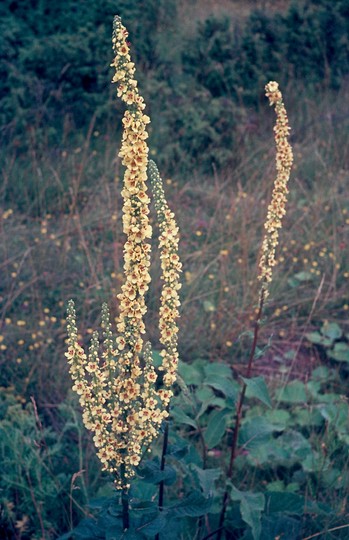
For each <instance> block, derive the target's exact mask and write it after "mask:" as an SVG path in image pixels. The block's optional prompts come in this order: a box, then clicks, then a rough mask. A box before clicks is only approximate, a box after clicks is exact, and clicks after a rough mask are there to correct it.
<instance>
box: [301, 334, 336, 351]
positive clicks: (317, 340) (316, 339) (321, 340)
mask: <svg viewBox="0 0 349 540" xmlns="http://www.w3.org/2000/svg"><path fill="white" fill-rule="evenodd" d="M305 337H306V338H307V339H308V340H309V341H310V342H311V343H314V344H315V345H322V346H323V347H331V346H332V343H333V340H332V339H330V338H328V337H325V336H323V335H322V334H320V332H307V333H306V334H305Z"/></svg>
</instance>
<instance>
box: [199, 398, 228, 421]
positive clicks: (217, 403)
mask: <svg viewBox="0 0 349 540" xmlns="http://www.w3.org/2000/svg"><path fill="white" fill-rule="evenodd" d="M225 404H226V400H225V399H223V398H219V397H211V398H209V399H207V400H206V401H204V402H203V403H202V404H201V407H200V410H199V412H198V413H197V415H196V420H198V419H199V418H200V417H201V416H202V415H203V414H204V413H205V412H206V411H207V409H208V408H209V407H220V408H221V409H224V407H225Z"/></svg>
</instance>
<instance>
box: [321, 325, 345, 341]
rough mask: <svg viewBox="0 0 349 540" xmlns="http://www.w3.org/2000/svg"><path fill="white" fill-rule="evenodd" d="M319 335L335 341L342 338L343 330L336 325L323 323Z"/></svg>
mask: <svg viewBox="0 0 349 540" xmlns="http://www.w3.org/2000/svg"><path fill="white" fill-rule="evenodd" d="M321 333H322V334H323V335H324V336H326V337H328V338H330V339H331V340H332V341H335V340H336V339H339V338H341V337H342V335H343V330H342V329H341V327H340V326H339V325H338V324H337V323H329V322H325V323H324V324H323V325H322V327H321Z"/></svg>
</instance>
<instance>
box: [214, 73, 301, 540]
mask: <svg viewBox="0 0 349 540" xmlns="http://www.w3.org/2000/svg"><path fill="white" fill-rule="evenodd" d="M265 93H266V96H267V97H268V99H269V103H270V105H271V106H274V107H275V113H276V124H275V127H274V133H275V144H276V179H275V181H274V188H273V193H272V198H271V202H270V204H269V206H268V212H267V218H266V221H265V223H264V228H265V235H264V239H263V242H262V250H261V256H260V260H259V265H258V267H259V274H258V279H259V280H260V282H261V288H260V293H259V305H258V311H257V315H256V319H255V323H254V332H253V341H252V346H251V351H250V356H249V360H248V364H247V371H246V378H249V377H251V374H252V367H253V360H254V357H255V353H256V347H257V341H258V333H259V328H260V323H261V319H262V314H263V308H264V302H265V300H266V298H267V297H268V295H269V285H270V283H271V282H272V277H273V267H274V266H275V264H276V260H275V251H276V247H277V245H278V242H279V230H280V229H281V227H282V218H283V216H284V215H285V213H286V208H285V205H286V202H287V194H288V189H287V184H288V181H289V178H290V173H291V167H292V162H293V153H292V147H291V145H290V143H289V141H288V137H289V132H290V127H289V124H288V118H287V112H286V109H285V106H284V103H283V100H282V94H281V92H280V90H279V85H278V83H277V82H275V81H271V82H269V83H268V84H267V85H266V87H265ZM246 389H247V385H246V383H245V382H243V385H242V388H241V392H240V397H239V400H238V403H237V408H236V419H235V425H234V434H233V440H232V444H231V451H230V459H229V466H228V471H227V478H228V479H229V480H230V479H231V478H232V474H233V466H234V462H235V458H236V454H237V449H238V437H239V429H240V424H241V418H242V409H243V405H244V401H245V395H246ZM228 500H229V495H228V491H227V490H225V492H224V495H223V503H222V510H221V514H220V518H219V524H218V530H217V540H220V539H221V537H222V533H223V529H224V519H225V513H226V509H227V505H228Z"/></svg>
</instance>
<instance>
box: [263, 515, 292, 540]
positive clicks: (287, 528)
mask: <svg viewBox="0 0 349 540" xmlns="http://www.w3.org/2000/svg"><path fill="white" fill-rule="evenodd" d="M301 530H302V522H301V520H300V519H299V518H298V519H297V518H293V517H291V516H288V515H287V514H284V513H283V514H281V513H280V514H279V513H274V514H270V515H263V516H262V535H261V538H260V540H271V538H272V539H273V540H274V539H276V538H278V539H280V540H281V539H282V540H295V538H301V536H300V535H301Z"/></svg>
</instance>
